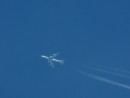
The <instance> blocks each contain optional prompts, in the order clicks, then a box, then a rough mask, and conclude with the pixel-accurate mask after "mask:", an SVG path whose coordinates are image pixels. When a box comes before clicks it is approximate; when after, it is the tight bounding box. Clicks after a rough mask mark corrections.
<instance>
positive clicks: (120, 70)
mask: <svg viewBox="0 0 130 98" xmlns="http://www.w3.org/2000/svg"><path fill="white" fill-rule="evenodd" d="M98 67H102V68H105V69H110V70H112V71H117V72H120V73H124V74H130V72H129V71H126V70H123V69H118V68H111V67H107V66H101V65H100V66H99V65H98Z"/></svg>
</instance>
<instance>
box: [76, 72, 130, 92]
mask: <svg viewBox="0 0 130 98" xmlns="http://www.w3.org/2000/svg"><path fill="white" fill-rule="evenodd" d="M78 72H79V73H81V74H84V75H86V76H88V77H90V78H92V79H96V80H99V81H102V82H105V83H109V84H112V85H115V86H119V87H123V88H126V89H129V90H130V86H129V85H125V84H122V83H119V82H115V81H112V80H109V79H106V78H103V77H100V76H97V75H93V74H89V73H86V72H83V71H78Z"/></svg>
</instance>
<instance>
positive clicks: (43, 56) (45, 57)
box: [41, 55, 49, 59]
mask: <svg viewBox="0 0 130 98" xmlns="http://www.w3.org/2000/svg"><path fill="white" fill-rule="evenodd" d="M41 57H42V58H44V59H49V57H47V56H45V55H41Z"/></svg>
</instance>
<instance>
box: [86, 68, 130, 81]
mask: <svg viewBox="0 0 130 98" xmlns="http://www.w3.org/2000/svg"><path fill="white" fill-rule="evenodd" d="M87 67H88V68H91V69H93V70H97V71H100V72H104V73H108V74H112V75H115V76H120V77H123V78H128V79H130V76H128V75H125V74H121V73H117V72H112V71H107V70H104V69H101V68H94V67H90V66H87Z"/></svg>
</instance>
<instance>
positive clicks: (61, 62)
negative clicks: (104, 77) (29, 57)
mask: <svg viewBox="0 0 130 98" xmlns="http://www.w3.org/2000/svg"><path fill="white" fill-rule="evenodd" d="M58 55H59V53H57V54H53V55H52V56H49V57H48V56H45V55H41V57H42V58H44V59H46V60H48V63H49V64H50V66H52V68H54V63H53V62H57V63H60V64H61V65H62V64H63V63H64V60H58V59H55V57H57V56H58Z"/></svg>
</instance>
